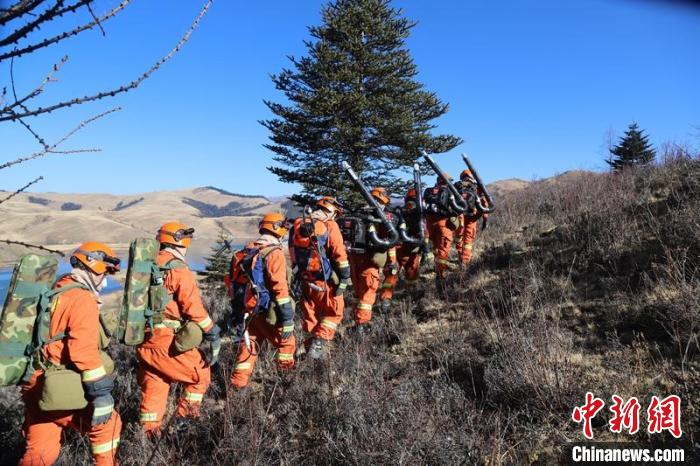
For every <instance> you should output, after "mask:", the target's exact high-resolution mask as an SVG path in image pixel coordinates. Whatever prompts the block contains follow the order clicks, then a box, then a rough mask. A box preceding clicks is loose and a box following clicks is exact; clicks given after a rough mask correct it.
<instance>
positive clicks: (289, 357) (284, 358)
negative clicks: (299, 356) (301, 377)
mask: <svg viewBox="0 0 700 466" xmlns="http://www.w3.org/2000/svg"><path fill="white" fill-rule="evenodd" d="M277 360H278V361H294V355H293V354H287V353H277Z"/></svg>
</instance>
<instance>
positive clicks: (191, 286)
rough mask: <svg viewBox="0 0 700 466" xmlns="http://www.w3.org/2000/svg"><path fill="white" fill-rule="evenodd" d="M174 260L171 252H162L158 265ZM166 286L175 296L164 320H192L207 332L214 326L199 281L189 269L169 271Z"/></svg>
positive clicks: (166, 310) (166, 307) (167, 307)
mask: <svg viewBox="0 0 700 466" xmlns="http://www.w3.org/2000/svg"><path fill="white" fill-rule="evenodd" d="M173 259H175V256H173V255H172V254H171V253H170V252H168V251H160V252H159V253H158V257H156V264H157V265H159V266H161V267H162V266H164V265H166V264H167V263H168V262H170V261H171V260H173ZM164 285H165V288H166V289H167V290H168V292H169V293H172V295H173V300H172V301H170V302H169V303H168V305H167V306H165V311H164V318H166V319H169V320H175V321H182V320H190V321H192V322H194V323H196V324H197V325H199V327H200V328H201V329H202V330H204V331H205V332H207V331H209V330H210V329H211V328H212V327H213V326H214V322H213V321H212V320H211V317H209V313H208V312H207V310H206V309H204V305H203V304H202V298H201V296H200V294H199V287H198V286H197V280H196V279H195V277H194V274H193V273H192V271H190V269H189V267H184V268H180V269H172V270H168V271H167V272H166V274H165V283H164Z"/></svg>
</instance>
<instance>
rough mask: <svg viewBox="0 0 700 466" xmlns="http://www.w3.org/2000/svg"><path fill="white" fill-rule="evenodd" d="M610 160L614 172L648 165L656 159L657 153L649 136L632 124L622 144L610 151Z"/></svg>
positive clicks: (635, 124)
mask: <svg viewBox="0 0 700 466" xmlns="http://www.w3.org/2000/svg"><path fill="white" fill-rule="evenodd" d="M610 155H611V157H610V160H606V162H607V163H608V165H610V166H611V167H612V169H613V170H616V171H617V170H622V169H623V168H626V167H632V166H636V165H648V164H650V163H651V162H653V161H654V159H655V158H656V151H655V150H654V148H653V147H652V146H651V143H650V142H649V136H647V135H646V134H644V130H640V129H639V126H638V125H637V123H632V124H630V125H629V128H628V129H627V131H626V132H625V135H624V136H623V137H621V138H620V142H619V143H618V144H617V145H616V146H615V147H613V148H612V149H610Z"/></svg>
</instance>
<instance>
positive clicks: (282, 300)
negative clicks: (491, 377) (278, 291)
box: [275, 296, 292, 305]
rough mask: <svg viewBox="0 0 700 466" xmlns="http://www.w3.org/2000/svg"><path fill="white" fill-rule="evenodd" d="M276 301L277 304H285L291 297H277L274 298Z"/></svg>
mask: <svg viewBox="0 0 700 466" xmlns="http://www.w3.org/2000/svg"><path fill="white" fill-rule="evenodd" d="M275 301H276V302H277V305H282V304H287V303H289V302H291V301H292V298H290V297H289V296H287V297H286V298H277V299H276V300H275Z"/></svg>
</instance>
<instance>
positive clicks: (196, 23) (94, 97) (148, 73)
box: [0, 0, 213, 168]
mask: <svg viewBox="0 0 700 466" xmlns="http://www.w3.org/2000/svg"><path fill="white" fill-rule="evenodd" d="M212 2H213V0H208V1H207V3H206V4H205V5H204V7H203V8H202V10H201V11H200V12H199V15H198V16H197V18H195V20H194V22H193V23H192V25H191V26H190V27H189V29H188V30H187V32H185V34H184V35H183V36H182V38H181V39H180V41H179V42H178V43H177V45H175V47H174V48H173V49H171V50H170V51H169V52H168V53H167V54H166V55H165V56H164V57H163V58H161V59H160V60H158V61H157V62H156V63H155V64H154V65H153V66H151V67H150V68H149V69H148V70H147V71H146V72H145V73H143V74H142V75H141V76H140V77H139V78H137V79H136V80H134V81H132V82H131V83H129V84H127V85H125V86H121V87H118V88H116V89H112V90H111V91H105V92H100V93H98V94H95V95H92V96H85V97H79V98H75V99H72V100H68V101H65V102H60V103H58V104H54V105H50V106H48V107H43V108H42V107H39V108H37V109H36V110H32V111H29V112H24V113H16V114H13V115H1V116H0V121H8V120H16V119H18V118H25V117H29V116H37V115H41V114H44V113H50V112H53V111H54V110H58V109H60V108H66V107H72V106H74V105H79V104H84V103H87V102H93V101H95V100H100V99H104V98H106V97H114V96H115V95H117V94H121V93H124V92H128V91H130V90H132V89H135V88H137V87H138V86H139V85H140V84H141V83H142V82H143V81H145V80H146V79H148V77H149V76H151V74H153V73H154V72H155V71H157V70H158V69H159V68H160V67H161V66H162V65H163V64H164V63H165V62H167V61H168V60H170V59H171V58H172V57H173V55H175V54H176V53H177V52H179V51H180V49H181V48H182V47H183V46H184V45H185V44H186V43H187V41H188V40H189V38H190V36H191V35H192V33H193V32H194V30H195V29H197V26H199V23H200V21H201V20H202V18H203V17H204V15H205V14H206V13H207V11H208V10H209V7H210V6H211V4H212ZM0 59H2V57H0ZM0 168H1V167H0Z"/></svg>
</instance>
